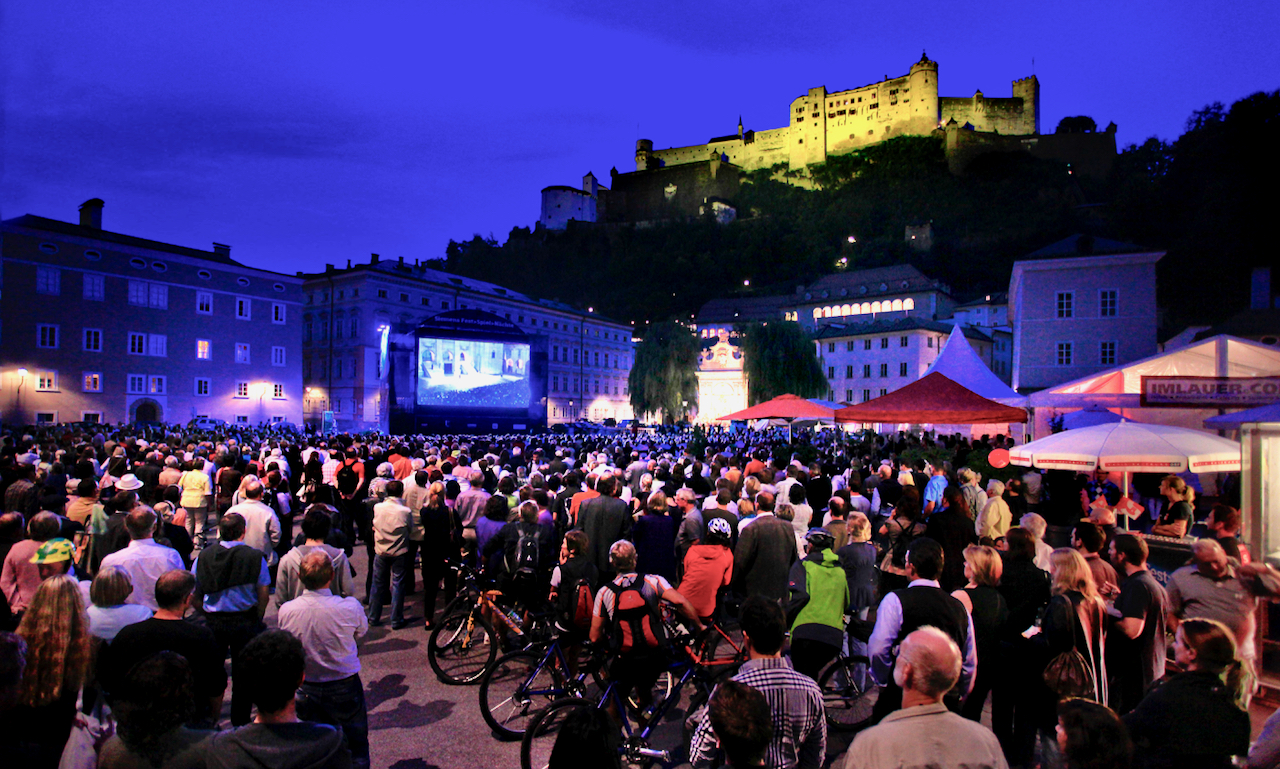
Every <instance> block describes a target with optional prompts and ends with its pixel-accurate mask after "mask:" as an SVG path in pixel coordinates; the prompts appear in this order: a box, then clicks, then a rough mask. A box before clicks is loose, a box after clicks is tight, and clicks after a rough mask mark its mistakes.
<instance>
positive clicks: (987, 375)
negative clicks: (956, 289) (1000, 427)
mask: <svg viewBox="0 0 1280 769" xmlns="http://www.w3.org/2000/svg"><path fill="white" fill-rule="evenodd" d="M935 371H937V372H938V373H940V374H942V375H944V376H945V377H946V378H947V379H950V380H951V381H952V382H955V383H956V384H958V385H961V386H963V387H964V388H965V389H967V390H971V391H973V392H975V393H977V394H978V395H981V396H982V397H984V398H987V399H989V400H993V401H996V402H997V403H1003V404H1004V405H1006V406H1017V407H1018V408H1022V407H1025V406H1026V405H1027V397H1026V396H1025V395H1019V394H1018V393H1017V392H1016V391H1015V390H1014V389H1013V388H1012V387H1010V386H1009V385H1007V384H1005V383H1004V382H1002V381H1000V377H998V376H996V375H995V374H994V373H992V371H991V369H990V368H989V367H988V366H987V364H985V363H983V362H982V358H979V357H978V353H976V352H974V351H973V346H972V345H970V344H969V340H968V339H966V338H965V335H964V329H963V328H962V327H961V326H960V324H958V323H957V324H956V326H955V328H954V329H952V331H951V336H949V337H947V342H946V344H945V345H944V346H943V348H942V352H940V353H938V357H936V358H934V359H933V363H932V364H930V365H929V370H928V371H926V372H924V376H928V375H930V374H932V373H933V372H935ZM924 376H922V377H921V379H923V378H924Z"/></svg>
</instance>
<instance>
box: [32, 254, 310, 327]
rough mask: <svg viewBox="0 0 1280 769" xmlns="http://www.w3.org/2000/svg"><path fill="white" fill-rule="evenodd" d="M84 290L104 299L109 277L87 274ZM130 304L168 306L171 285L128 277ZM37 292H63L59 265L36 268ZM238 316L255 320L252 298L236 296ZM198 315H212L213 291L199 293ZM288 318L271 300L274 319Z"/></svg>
mask: <svg viewBox="0 0 1280 769" xmlns="http://www.w3.org/2000/svg"><path fill="white" fill-rule="evenodd" d="M82 277H83V278H84V292H83V296H84V299H85V300H86V301H92V302H101V301H103V300H104V299H105V298H106V276H105V275H94V274H92V273H84V274H83V276H82ZM127 282H128V288H129V304H130V305H132V306H134V307H150V308H152V309H155V310H167V309H169V286H168V284H165V283H156V282H154V281H149V280H132V279H128V280H127ZM36 293H37V294H47V295H50V296H59V295H61V293H62V271H61V270H59V269H58V268H57V267H44V266H37V267H36ZM235 311H236V317H237V318H238V319H240V320H253V300H252V299H251V298H249V297H246V296H237V297H235ZM196 314H197V315H212V314H213V292H212V291H197V292H196ZM287 317H288V311H287V309H286V306H285V305H284V304H283V303H281V302H272V303H271V322H272V323H278V324H283V323H285V322H286V319H287Z"/></svg>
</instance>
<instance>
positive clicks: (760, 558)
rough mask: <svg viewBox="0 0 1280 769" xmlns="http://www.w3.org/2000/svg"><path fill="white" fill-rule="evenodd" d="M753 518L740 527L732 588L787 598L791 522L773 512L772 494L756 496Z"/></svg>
mask: <svg viewBox="0 0 1280 769" xmlns="http://www.w3.org/2000/svg"><path fill="white" fill-rule="evenodd" d="M756 509H757V515H756V519H755V520H754V521H753V522H752V523H751V525H750V526H747V527H745V528H743V529H742V530H741V531H740V534H739V536H738V546H737V548H736V549H735V550H734V552H733V590H734V592H735V593H737V594H738V595H742V596H749V595H763V596H765V597H766V598H770V599H772V600H782V599H785V598H787V597H788V595H789V592H788V590H787V575H788V574H789V573H790V572H791V564H793V563H795V561H796V559H797V557H798V554H797V552H796V535H795V530H794V529H792V527H791V524H790V522H788V521H784V520H782V519H781V518H776V517H774V515H773V494H771V493H769V492H767V491H762V492H760V493H759V494H757V495H756Z"/></svg>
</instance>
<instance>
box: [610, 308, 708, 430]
mask: <svg viewBox="0 0 1280 769" xmlns="http://www.w3.org/2000/svg"><path fill="white" fill-rule="evenodd" d="M698 351H699V344H698V338H697V337H696V336H694V334H693V331H692V329H690V328H689V327H688V326H686V325H684V324H683V323H675V322H664V323H655V324H653V325H652V326H650V327H649V331H648V333H646V334H645V337H644V339H643V340H642V341H641V342H640V343H639V344H637V345H636V359H635V364H634V365H632V367H631V375H630V376H629V377H628V378H627V386H628V387H629V388H630V391H631V410H632V411H633V412H634V413H635V415H636V416H637V417H640V418H643V417H644V416H647V415H652V414H659V413H660V414H662V418H663V419H664V420H665V421H666V422H668V423H673V422H676V421H683V420H684V418H685V415H686V413H687V412H688V409H690V408H696V407H697V405H698ZM686 404H687V405H686Z"/></svg>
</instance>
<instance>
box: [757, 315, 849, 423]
mask: <svg viewBox="0 0 1280 769" xmlns="http://www.w3.org/2000/svg"><path fill="white" fill-rule="evenodd" d="M740 332H741V335H742V363H743V370H744V371H745V373H746V375H747V405H748V406H754V405H756V404H757V403H763V402H765V401H767V400H769V399H771V398H776V397H778V396H779V395H784V394H786V393H791V394H793V395H799V396H800V397H801V398H821V397H823V396H825V395H827V390H828V385H827V378H826V376H824V375H823V373H822V364H820V363H819V362H818V356H817V353H815V352H814V347H813V340H812V339H810V338H809V335H808V334H806V333H805V331H804V329H803V328H801V327H800V324H799V323H785V322H784V323H756V324H752V325H749V326H746V327H744V328H742V329H740Z"/></svg>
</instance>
